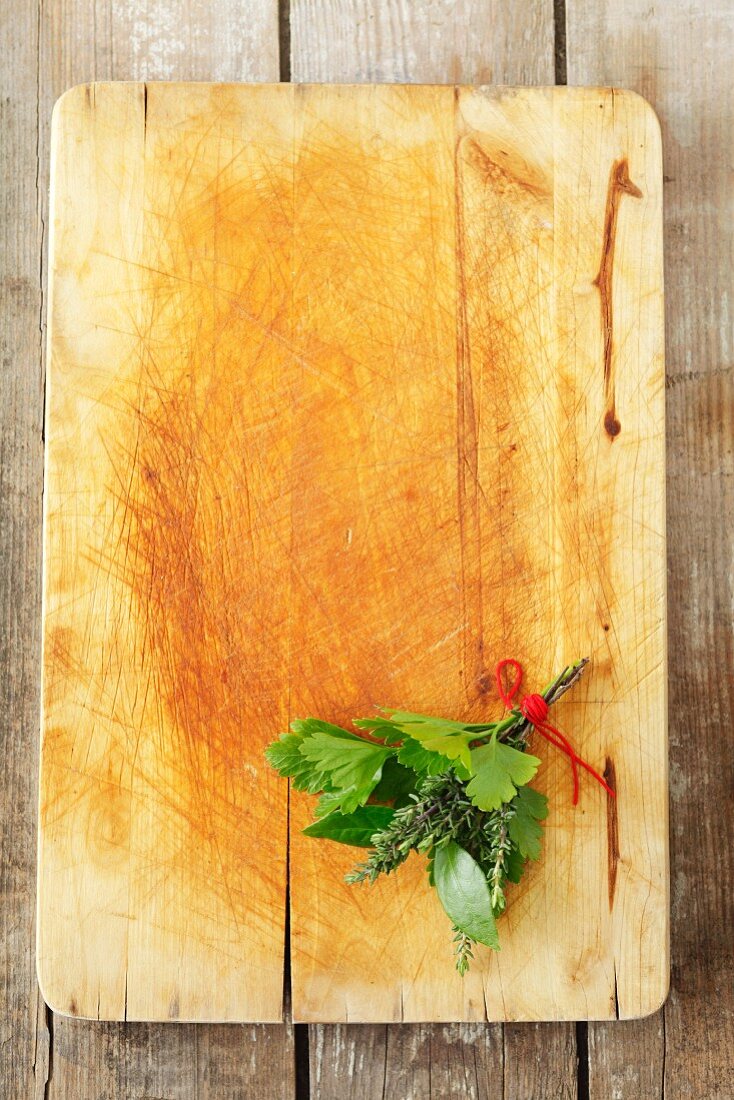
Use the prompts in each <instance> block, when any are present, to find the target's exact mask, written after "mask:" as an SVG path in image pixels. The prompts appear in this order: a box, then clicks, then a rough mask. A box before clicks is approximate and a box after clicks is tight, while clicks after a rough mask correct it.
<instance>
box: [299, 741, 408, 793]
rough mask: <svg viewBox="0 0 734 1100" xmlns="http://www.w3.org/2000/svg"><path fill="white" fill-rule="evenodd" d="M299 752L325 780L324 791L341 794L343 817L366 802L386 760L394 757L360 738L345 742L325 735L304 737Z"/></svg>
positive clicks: (383, 747)
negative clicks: (329, 789) (334, 791)
mask: <svg viewBox="0 0 734 1100" xmlns="http://www.w3.org/2000/svg"><path fill="white" fill-rule="evenodd" d="M300 751H301V755H302V756H305V757H306V759H307V760H309V761H310V762H311V764H312V765H313V766H314V769H315V770H318V771H319V772H321V773H322V774H323V775H325V776H326V777H327V783H325V784H324V785H325V786H326V787H327V789H328V788H329V787H331V788H334V789H335V790H336V791H341V792H342V794H343V797H342V799H341V810H342V812H343V813H351V812H352V811H353V810H355V809H356V808H357V806H359V805H361V804H363V803H364V802H366V801H367V799H368V798H369V796H370V795H371V794H372V791H373V790H374V788H375V787H376V786H377V784H378V783H379V782H380V777H381V775H382V766H383V764H384V763H385V760H386V759H387V757H388V756H390V755H391V754H392V753H393V750H392V749H389V748H385V746H383V745H376V744H374V743H373V742H372V741H365V739H364V738H362V737H354V738H351V737H350V738H349V739H345V738H342V737H340V736H334V735H333V734H332V733H326V732H323V733H322V732H316V733H314V734H312V735H311V736H310V737H305V738H304V739H303V743H302V745H301V749H300Z"/></svg>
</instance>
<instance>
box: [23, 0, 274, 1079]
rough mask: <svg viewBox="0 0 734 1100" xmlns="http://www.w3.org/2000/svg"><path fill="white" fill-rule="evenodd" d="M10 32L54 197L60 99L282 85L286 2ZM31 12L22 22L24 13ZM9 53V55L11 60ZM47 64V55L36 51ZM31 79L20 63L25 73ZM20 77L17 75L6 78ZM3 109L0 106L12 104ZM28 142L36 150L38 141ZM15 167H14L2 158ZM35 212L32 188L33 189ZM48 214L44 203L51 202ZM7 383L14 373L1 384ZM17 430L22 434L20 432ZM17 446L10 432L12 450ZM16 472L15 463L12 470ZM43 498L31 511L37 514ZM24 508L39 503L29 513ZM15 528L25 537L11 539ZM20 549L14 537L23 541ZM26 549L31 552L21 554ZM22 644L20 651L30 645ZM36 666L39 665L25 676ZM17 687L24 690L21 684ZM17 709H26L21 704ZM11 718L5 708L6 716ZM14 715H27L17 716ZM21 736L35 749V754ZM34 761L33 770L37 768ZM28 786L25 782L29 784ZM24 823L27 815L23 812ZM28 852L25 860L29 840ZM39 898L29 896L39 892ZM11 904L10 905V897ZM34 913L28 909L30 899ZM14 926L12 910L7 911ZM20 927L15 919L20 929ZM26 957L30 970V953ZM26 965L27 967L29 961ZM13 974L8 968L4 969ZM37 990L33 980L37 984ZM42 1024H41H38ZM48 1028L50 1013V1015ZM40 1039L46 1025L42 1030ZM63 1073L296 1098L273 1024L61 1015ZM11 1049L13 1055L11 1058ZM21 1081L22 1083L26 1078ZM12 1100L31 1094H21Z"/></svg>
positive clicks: (31, 614)
mask: <svg viewBox="0 0 734 1100" xmlns="http://www.w3.org/2000/svg"><path fill="white" fill-rule="evenodd" d="M10 7H11V9H12V11H10V12H8V18H7V32H6V33H9V34H11V35H12V41H13V43H14V44H15V50H16V51H26V50H33V51H37V43H36V35H35V28H36V26H37V24H38V25H39V26H40V31H41V36H40V39H41V40H40V43H39V44H38V50H40V58H41V79H40V103H38V104H37V103H36V102H35V89H36V87H37V86H38V85H39V82H38V79H37V75H35V74H34V70H33V65H35V64H36V58H31V61H32V62H33V64H30V61H29V62H28V64H29V68H28V70H27V73H28V75H27V76H26V80H25V84H23V83H22V82H21V81H19V80H18V79H17V78H13V96H14V101H13V106H14V107H17V108H18V109H19V111H20V112H21V121H22V124H23V127H24V138H23V141H24V143H25V144H24V145H23V146H22V148H23V149H25V150H27V152H28V153H29V154H32V156H33V167H32V169H29V170H28V171H22V172H18V174H17V179H18V180H26V181H28V182H29V185H30V184H32V181H33V179H34V175H35V171H36V163H37V165H38V172H39V193H40V195H41V197H42V199H43V197H44V195H45V192H46V188H47V183H46V181H47V178H48V135H49V122H50V114H51V107H52V105H53V102H54V100H55V99H56V98H57V97H58V96H59V95H60V94H61V93H62V92H63V91H65V90H66V89H67V88H69V87H70V86H72V85H74V84H76V83H80V82H84V81H87V80H93V79H99V80H105V79H115V80H131V79H143V80H145V79H149V80H155V79H163V80H169V79H186V80H204V79H211V80H277V79H278V67H279V66H278V62H279V58H278V15H277V0H248V2H247V3H246V4H243V3H241V2H239V0H226V2H219V0H218V2H217V3H214V2H212V0H191V2H190V3H187V4H186V5H185V8H184V9H183V10H182V6H181V4H180V3H179V2H178V0H164V2H163V3H159V4H156V5H155V7H154V8H151V7H150V6H149V5H147V4H141V3H138V2H131V3H125V4H115V5H109V4H107V3H103V2H102V0H96V2H94V3H87V2H85V0H69V2H67V3H65V4H64V5H57V4H52V5H43V9H42V17H41V19H40V22H39V19H38V13H37V10H36V7H37V6H36V5H29V4H26V3H23V2H21V0H18V2H17V3H14V4H11V5H10ZM20 13H22V18H21V14H20ZM7 52H8V51H7V50H6V49H4V50H3V55H4V56H7ZM36 57H37V53H36ZM18 71H20V64H19V67H18ZM8 76H9V77H10V73H9V74H8ZM4 104H5V99H3V105H4ZM37 114H38V119H39V126H40V142H39V148H38V159H37V162H36V149H35V142H34V141H33V140H32V133H33V126H34V120H35V118H36V115H37ZM29 138H30V140H29ZM4 163H6V164H8V165H10V164H11V163H14V164H15V169H14V175H15V172H17V171H18V165H19V163H20V160H19V159H18V158H16V157H13V158H12V159H10V158H9V159H8V160H6V161H4ZM31 194H32V199H33V204H34V205H35V189H34V188H31ZM42 209H43V212H44V214H45V201H44V205H43V208H42ZM8 224H9V225H13V226H24V227H25V228H24V236H23V241H24V246H25V247H26V248H28V249H29V250H30V254H31V256H32V261H31V263H30V265H29V271H30V272H32V276H31V277H32V282H31V283H30V286H31V288H32V295H35V299H36V300H35V302H34V303H33V306H32V308H31V310H30V318H31V320H30V326H31V327H30V329H29V332H30V337H31V339H35V340H36V342H38V341H39V340H40V332H39V327H38V318H39V303H40V286H39V283H38V270H39V248H38V243H37V238H36V230H35V228H32V227H33V226H34V225H35V222H34V206H31V207H29V208H28V212H27V213H26V214H25V215H21V214H20V213H19V214H18V215H17V216H15V217H13V218H11V219H10V220H9V222H8ZM28 359H29V360H30V361H31V362H32V363H36V362H38V363H39V364H40V360H39V356H38V352H37V351H36V352H33V354H32V355H29V356H28ZM4 377H5V376H4ZM9 380H12V383H13V386H14V387H15V388H17V387H19V386H20V387H25V389H27V388H28V387H29V385H30V386H31V388H32V390H33V392H34V394H35V396H33V397H32V398H31V397H29V396H26V395H25V394H24V395H22V398H21V399H20V400H16V401H15V404H13V401H12V400H9V401H5V400H4V401H3V405H2V409H3V415H4V416H7V418H8V421H7V422H8V424H11V423H12V424H16V425H17V424H18V423H22V419H19V418H22V417H23V416H24V415H25V416H27V417H29V418H30V419H32V420H34V421H35V422H36V423H37V424H38V425H40V422H41V416H42V398H41V375H40V370H37V372H36V375H35V376H34V375H33V373H32V372H31V371H30V370H29V371H25V372H18V374H17V375H16V374H14V375H13V376H12V379H10V376H9ZM16 431H17V429H16ZM8 438H10V436H9V435H8V433H6V432H5V431H3V439H8ZM24 461H25V462H27V463H28V464H29V468H30V470H31V472H32V475H33V477H34V478H35V482H36V485H37V498H36V500H35V512H33V508H32V507H31V511H32V513H33V524H32V525H29V527H28V539H29V545H32V546H37V545H38V544H39V542H40V533H39V532H40V477H41V462H42V458H41V453H40V427H39V429H38V447H37V450H36V453H35V454H32V455H29V456H28V458H27V459H25V460H18V465H17V467H15V466H13V468H17V469H18V471H19V472H20V473H21V474H22V475H23V476H24V477H27V476H28V472H27V468H26V466H24ZM3 465H5V464H3ZM32 504H33V501H31V505H32ZM25 507H26V508H27V507H28V505H25ZM14 530H15V528H14ZM15 543H16V546H18V540H17V537H16V538H15ZM18 552H20V547H19V546H18ZM38 572H39V562H38V560H37V557H36V558H28V559H26V561H25V565H24V573H25V574H26V575H28V576H32V577H36V576H37V575H38ZM12 604H13V605H16V604H17V605H18V606H20V607H22V608H23V615H24V616H26V615H27V616H28V623H25V619H24V622H23V623H19V622H18V620H17V617H16V620H15V624H16V625H15V627H14V630H15V631H16V632H17V634H18V635H19V637H16V635H15V634H14V636H13V648H14V652H16V653H18V652H20V651H21V648H22V651H23V652H24V653H25V654H26V656H25V658H24V660H23V661H21V660H19V659H17V658H16V666H15V667H17V668H18V669H20V670H21V671H22V670H23V669H24V668H25V669H26V671H25V672H22V675H23V676H24V678H25V679H27V680H28V683H27V684H24V696H23V700H24V702H23V705H24V707H25V708H26V712H27V715H28V717H27V718H25V719H23V720H22V721H21V720H20V718H18V719H16V721H15V727H16V728H17V730H18V732H17V733H16V734H15V738H16V739H15V741H14V747H15V748H16V750H17V752H18V758H19V760H21V761H22V762H23V770H22V772H20V773H19V780H21V779H22V777H23V776H24V775H25V776H28V777H30V779H31V780H33V781H34V782H35V772H36V768H35V766H34V765H33V764H32V761H33V759H34V754H35V752H36V744H37V737H36V721H35V715H36V713H37V707H38V704H37V680H38V663H37V661H38V657H37V652H38V630H37V628H36V626H34V624H37V623H38V621H39V620H40V591H39V589H38V585H37V584H36V585H35V588H33V589H32V591H31V592H29V594H28V598H27V599H20V598H18V596H17V594H16V595H15V596H14V597H13V599H12ZM21 639H22V640H23V646H22V647H21V645H20V641H21ZM29 655H32V667H31V669H30V671H28V670H27V663H28V659H29ZM17 683H18V681H17V680H16V686H17ZM16 707H17V704H16ZM8 713H9V710H8V708H7V707H4V708H3V714H4V715H7V714H8ZM17 713H18V712H17V709H16V714H17ZM20 731H22V736H23V737H24V738H25V739H26V740H27V742H28V744H27V745H26V744H25V742H24V741H23V740H21V732H20ZM29 761H31V763H29ZM27 781H28V780H27V779H26V782H27ZM18 790H20V787H17V788H14V789H11V791H10V795H9V804H10V805H11V806H15V807H17V806H22V805H24V804H26V799H25V798H24V797H19V795H18ZM14 812H15V813H16V815H17V809H16V810H15V811H14ZM35 816H36V815H35V806H33V805H31V807H30V810H29V818H28V820H29V822H30V836H31V843H30V844H29V845H28V847H27V848H26V849H25V851H26V852H27V855H26V856H24V857H23V858H24V859H27V858H28V856H30V858H31V862H32V859H33V833H34V832H35ZM16 847H17V850H18V851H22V850H23V848H22V846H21V845H20V844H19V843H18V844H17V846H16ZM30 896H31V897H32V896H33V895H32V892H31V895H30ZM4 897H7V894H5V895H4ZM26 903H27V899H26ZM2 912H3V915H5V914H6V913H9V910H8V907H7V904H5V905H4V906H3V910H2ZM17 919H18V918H16V922H17ZM30 942H31V941H30V940H29V946H28V960H29V962H31V960H32V954H31V950H32V949H31V947H30ZM18 957H21V956H20V955H18ZM5 972H6V973H8V968H5ZM10 973H12V974H14V977H15V980H18V979H19V978H20V977H21V974H22V971H21V968H20V967H19V966H18V964H17V963H15V964H14V968H10ZM30 988H31V989H33V990H35V979H34V980H33V981H32V983H31V984H30ZM33 1015H34V1017H35V1013H34V1014H33ZM41 1020H43V1016H41ZM34 1028H35V1019H34ZM44 1036H45V1033H44V1032H43V1031H41V1032H40V1033H39V1036H38V1054H37V1071H38V1073H39V1074H40V1078H41V1085H42V1078H43V1076H44V1059H43V1052H44V1041H45V1037H44ZM53 1046H54V1051H58V1053H57V1054H56V1055H55V1056H54V1069H53V1075H52V1081H51V1084H50V1087H49V1095H50V1096H52V1097H59V1098H61V1097H67V1096H68V1097H77V1096H86V1095H89V1096H91V1095H94V1096H113V1095H114V1096H119V1095H126V1096H127V1095H129V1096H131V1097H142V1096H150V1095H166V1096H171V1097H173V1096H176V1097H181V1098H182V1100H184V1098H187V1097H190V1096H194V1095H197V1096H212V1097H214V1096H221V1095H233V1096H234V1095H239V1094H241V1092H242V1091H243V1090H250V1089H251V1090H252V1091H253V1093H254V1094H256V1095H258V1096H260V1095H262V1096H263V1097H267V1096H272V1097H273V1098H274V1100H275V1098H276V1097H277V1098H278V1100H280V1098H281V1097H287V1096H289V1095H292V1094H293V1091H294V1087H295V1086H294V1067H293V1056H294V1055H293V1036H292V1033H291V1031H290V1029H287V1028H285V1027H283V1026H278V1025H274V1026H272V1027H271V1026H262V1027H255V1028H251V1027H245V1028H235V1027H224V1026H213V1027H209V1026H201V1027H195V1028H194V1027H185V1028H182V1027H176V1026H170V1027H169V1026H165V1027H161V1026H153V1027H148V1026H146V1025H135V1026H134V1027H130V1028H124V1027H120V1026H117V1025H93V1026H89V1025H86V1024H84V1023H78V1022H74V1021H71V1020H68V1019H66V1018H65V1017H56V1018H55V1021H54V1027H53ZM11 1049H12V1055H13V1057H14V1058H16V1060H17V1063H18V1065H19V1067H20V1069H21V1071H22V1072H28V1071H29V1067H30V1066H31V1065H32V1059H29V1060H26V1058H25V1056H24V1054H23V1051H22V1049H21V1048H19V1047H18V1046H17V1044H16V1045H15V1046H13V1047H12V1048H11ZM5 1050H9V1048H8V1047H6V1046H5V1045H3V1051H5ZM18 1079H19V1080H20V1078H18ZM11 1091H13V1094H14V1095H26V1094H29V1093H28V1090H27V1089H24V1088H21V1087H20V1086H19V1087H18V1088H17V1089H15V1090H11Z"/></svg>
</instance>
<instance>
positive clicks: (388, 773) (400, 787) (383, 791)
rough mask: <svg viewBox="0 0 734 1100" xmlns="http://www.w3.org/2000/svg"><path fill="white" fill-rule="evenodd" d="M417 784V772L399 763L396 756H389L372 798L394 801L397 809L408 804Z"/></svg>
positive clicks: (379, 800)
mask: <svg viewBox="0 0 734 1100" xmlns="http://www.w3.org/2000/svg"><path fill="white" fill-rule="evenodd" d="M415 784H416V776H415V772H414V771H412V770H411V769H410V768H406V767H404V766H403V765H402V764H399V763H398V760H397V758H396V757H395V756H388V758H387V760H386V761H385V763H384V765H383V768H382V778H381V779H380V782H379V783H378V784H377V786H376V787H375V789H374V790H373V792H372V798H373V799H374V800H375V802H392V803H393V805H394V806H395V807H396V809H397V808H398V807H399V806H407V805H408V803H409V802H410V795H411V794H412V793H413V791H414V790H415Z"/></svg>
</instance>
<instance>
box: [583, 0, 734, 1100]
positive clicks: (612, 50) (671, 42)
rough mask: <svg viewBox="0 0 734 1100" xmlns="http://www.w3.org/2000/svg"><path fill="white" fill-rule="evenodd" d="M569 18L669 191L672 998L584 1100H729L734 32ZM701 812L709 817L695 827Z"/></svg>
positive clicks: (662, 10) (654, 12)
mask: <svg viewBox="0 0 734 1100" xmlns="http://www.w3.org/2000/svg"><path fill="white" fill-rule="evenodd" d="M567 8H568V74H569V80H572V81H574V82H588V81H592V80H593V81H599V82H603V83H619V84H621V85H628V86H630V87H633V88H636V89H637V90H638V91H640V92H641V93H642V94H643V95H645V96H647V97H648V98H649V99H650V101H651V102H652V103H653V105H654V106H655V107H656V109H657V111H658V113H659V115H660V118H661V121H662V125H663V142H664V149H665V181H666V186H665V200H666V201H665V211H666V220H665V229H666V269H665V279H666V291H667V349H668V350H667V360H668V369H667V394H666V396H667V419H668V470H669V477H668V531H669V540H668V547H669V553H668V577H669V588H670V595H671V599H670V619H669V639H670V648H671V653H674V654H675V660H674V664H673V670H672V672H671V680H670V693H671V711H670V715H671V728H670V737H671V822H672V828H671V844H672V866H673V869H674V870H673V880H672V901H673V908H672V915H673V974H672V988H671V994H670V997H669V999H668V1002H667V1004H666V1007H665V1013H664V1021H663V1020H662V1019H660V1020H658V1021H657V1023H656V1024H653V1023H652V1022H650V1023H647V1024H646V1025H645V1026H644V1027H641V1028H639V1029H632V1028H624V1029H620V1030H619V1031H618V1030H616V1029H615V1028H611V1027H608V1026H604V1025H595V1026H594V1027H593V1028H592V1029H591V1032H592V1033H591V1036H590V1042H589V1053H590V1074H589V1081H590V1086H591V1095H592V1097H599V1098H600V1100H601V1098H602V1097H607V1096H609V1095H610V1094H615V1095H618V1096H621V1097H627V1096H630V1097H632V1096H634V1097H637V1096H644V1097H658V1096H660V1095H661V1094H664V1095H665V1096H666V1097H683V1096H696V1097H699V1096H700V1097H704V1096H706V1097H708V1096H722V1097H723V1096H726V1095H728V1094H729V1093H730V1092H731V1080H732V1073H733V1072H734V1059H733V1058H732V1053H731V1052H732V1049H733V1046H734V1001H733V1000H732V989H734V944H733V941H732V937H731V927H732V918H733V913H732V897H733V896H734V895H733V894H732V890H731V882H732V878H733V877H734V863H733V862H732V851H734V810H733V809H732V801H731V797H730V779H729V776H730V773H731V751H730V745H729V741H728V739H727V738H726V737H724V738H722V730H727V729H729V728H730V726H731V721H732V713H733V711H734V692H733V681H732V677H731V668H732V665H733V661H732V648H731V589H732V579H731V569H730V565H729V563H730V561H731V554H732V530H733V525H732V518H733V517H734V496H733V495H732V494H733V488H732V486H733V484H734V482H733V481H732V449H731V435H732V408H734V402H733V400H732V396H733V392H734V391H733V385H734V371H733V368H732V347H731V332H732V329H731V313H730V309H731V293H732V286H731V282H732V275H731V273H732V258H733V256H734V230H733V229H732V226H733V225H734V221H733V218H732V214H733V213H734V210H733V205H734V196H733V194H732V188H731V170H730V163H729V160H728V154H727V152H726V150H727V149H728V146H729V141H730V134H731V129H732V120H733V119H734V97H733V94H732V86H731V81H730V80H729V78H728V75H727V69H728V68H729V67H730V64H731V57H732V54H733V53H734V25H733V24H732V19H731V12H730V11H729V10H728V9H727V8H726V6H723V7H722V6H721V5H706V4H699V3H694V4H691V3H683V2H674V3H670V4H666V5H665V6H664V7H663V6H654V7H651V6H650V5H649V4H645V3H642V2H635V0H626V2H625V3H623V4H612V3H607V2H604V0H598V2H595V3H579V2H577V0H570V2H569V3H568V4H567ZM703 58H705V62H704V61H703V60H702V59H703ZM712 655H715V656H714V658H713V660H712ZM702 800H703V802H702ZM704 802H705V804H706V805H707V806H712V807H715V810H714V811H713V812H712V813H710V814H709V813H708V812H705V813H703V814H702V810H701V807H702V804H703V803H704ZM613 1090H616V1092H615V1091H613Z"/></svg>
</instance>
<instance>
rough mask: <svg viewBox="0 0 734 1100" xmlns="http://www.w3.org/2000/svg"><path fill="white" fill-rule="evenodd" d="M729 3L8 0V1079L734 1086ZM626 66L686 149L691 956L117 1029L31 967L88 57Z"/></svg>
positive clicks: (672, 175) (681, 498) (732, 57)
mask: <svg viewBox="0 0 734 1100" xmlns="http://www.w3.org/2000/svg"><path fill="white" fill-rule="evenodd" d="M733 68H734V0H728V2H723V3H714V2H713V0H659V2H652V0H565V3H564V0H555V2H554V0H290V3H289V2H288V0H280V3H278V0H3V2H2V5H0V80H1V81H2V94H1V96H0V142H1V149H2V159H1V162H0V202H1V210H2V225H1V227H0V295H1V301H2V318H3V320H2V330H1V331H0V342H1V346H2V373H1V375H0V416H2V428H1V430H0V561H2V570H1V573H0V609H1V614H2V619H1V624H0V646H1V647H2V695H1V697H0V738H1V742H0V745H1V750H2V768H3V781H2V783H1V784H0V844H1V848H2V851H1V857H2V858H1V862H0V1097H3V1098H7V1100H23V1098H25V1097H33V1098H48V1100H60V1098H62V1097H63V1098H74V1100H87V1098H95V1100H96V1098H102V1097H115V1098H125V1100H144V1098H145V1100H163V1098H166V1100H174V1098H175V1100H179V1098H180V1100H184V1098H185V1100H189V1098H193V1097H201V1098H207V1100H210V1098H214V1097H217V1098H219V1097H222V1098H225V1097H232V1098H234V1097H247V1098H253V1100H270V1098H278V1100H289V1098H293V1097H299V1098H306V1097H312V1098H314V1100H316V1098H318V1100H352V1098H353V1100H380V1098H385V1100H409V1098H412V1100H428V1098H433V1100H445V1098H449V1097H462V1098H464V1097H466V1098H467V1100H499V1098H506V1100H544V1098H579V1100H584V1098H586V1097H591V1098H593V1100H626V1098H628V1097H629V1098H634V1100H647V1098H655V1100H660V1098H661V1097H662V1098H663V1100H679V1098H683V1097H685V1098H689V1097H695V1098H699V1097H700V1098H702V1100H704V1098H705V1100H712V1098H716V1097H734V767H733V765H734V730H733V727H732V717H733V715H732V703H733V700H734V689H733V677H732V669H733V668H734V653H733V649H734V643H733V635H732V615H733V613H734V591H733V584H732V573H733V570H734V554H733V551H734V524H733V522H732V521H733V520H734V432H733V430H734V386H733V385H732V383H733V381H734V366H733V363H734V350H733V348H732V343H733V340H734V330H733V327H732V316H734V285H733V284H734V278H733V276H732V272H733V271H734V255H733V248H732V244H733V242H734V201H733V196H734V188H733V184H734V153H733V151H732V139H734V125H733V122H734V81H733V79H732V70H733ZM131 79H132V80H170V79H175V80H221V81H224V80H235V81H237V80H268V81H273V80H279V79H280V80H296V81H305V80H308V81H426V82H450V83H453V82H466V83H472V82H487V83H506V84H552V83H554V82H555V83H566V82H567V83H569V84H587V85H588V84H590V85H595V84H599V85H609V84H617V85H621V86H625V87H629V88H633V89H636V90H637V91H639V92H641V93H642V94H643V95H644V96H646V97H647V98H648V99H649V100H650V101H651V102H652V104H653V105H654V107H655V108H656V109H657V111H658V114H659V115H660V118H661V121H662V128H663V138H664V147H665V198H666V214H665V223H666V248H667V253H666V271H665V278H666V291H667V342H668V350H667V361H668V370H667V413H668V526H669V540H670V541H669V561H668V576H669V605H670V612H669V616H670V618H669V622H670V627H669V644H670V667H671V674H670V738H671V767H672V773H671V831H672V837H671V839H672V898H673V901H672V904H673V975H672V991H671V994H670V997H669V999H668V1002H667V1004H666V1006H665V1008H664V1009H663V1010H662V1011H660V1012H659V1013H658V1014H657V1015H655V1016H653V1017H651V1018H650V1019H647V1020H642V1021H635V1022H629V1023H621V1024H620V1023H614V1024H588V1025H586V1024H577V1025H574V1024H544V1025H537V1026H535V1025H512V1026H505V1027H503V1026H501V1025H472V1026H443V1025H436V1026H390V1027H384V1026H381V1027H374V1026H369V1027H367V1026H349V1027H346V1026H340V1027H321V1026H319V1027H308V1028H306V1027H296V1028H293V1027H290V1026H282V1027H276V1026H258V1027H253V1026H244V1027H240V1026H191V1025H186V1026H182V1025H175V1024H171V1025H144V1024H137V1025H126V1026H124V1025H109V1024H90V1023H83V1022H76V1021H72V1020H68V1019H65V1018H62V1017H58V1016H53V1015H52V1014H51V1013H49V1012H48V1011H47V1010H46V1008H45V1006H44V1004H43V1003H42V1001H41V999H40V997H39V994H38V990H37V986H36V980H35V971H34V957H33V950H34V946H33V941H34V931H33V922H34V872H35V840H36V837H35V834H36V807H35V799H36V784H37V778H36V773H37V762H38V745H37V742H38V718H37V716H38V708H39V652H40V631H39V627H40V596H41V589H40V561H41V541H40V524H41V498H42V457H43V427H42V408H43V389H44V370H43V343H44V328H45V314H44V308H45V292H44V282H45V262H46V261H45V254H46V243H47V242H46V238H47V205H48V195H47V184H48V137H49V119H50V114H51V107H52V104H53V102H54V100H55V99H56V97H57V96H58V95H59V94H60V93H61V92H63V91H64V90H65V89H66V88H68V87H69V86H70V85H73V84H76V83H80V82H83V81H88V80H131Z"/></svg>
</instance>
